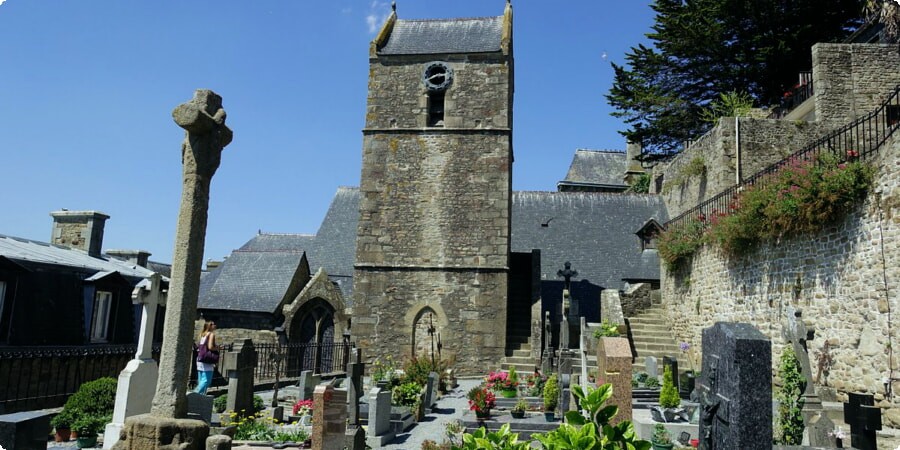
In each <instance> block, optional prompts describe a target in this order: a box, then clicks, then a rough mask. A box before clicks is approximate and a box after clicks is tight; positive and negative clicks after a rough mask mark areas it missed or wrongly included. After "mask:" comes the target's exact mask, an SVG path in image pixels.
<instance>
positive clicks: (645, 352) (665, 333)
mask: <svg viewBox="0 0 900 450" xmlns="http://www.w3.org/2000/svg"><path fill="white" fill-rule="evenodd" d="M629 324H630V326H631V338H632V342H633V343H634V351H635V353H636V355H635V359H634V366H633V372H634V373H638V372H643V371H645V367H644V359H645V358H646V357H648V356H655V357H656V360H657V367H658V368H659V374H660V375H662V367H663V363H662V359H663V356H674V357H676V358H678V360H679V361H678V362H679V365H678V370H679V371H680V372H683V371H684V370H686V369H688V368H689V367H688V366H687V361H682V360H683V359H684V357H683V356H682V354H681V348H679V346H678V343H677V342H675V338H674V337H673V336H672V331H671V330H670V328H669V325H668V324H667V323H666V319H665V313H664V311H663V308H662V306H661V305H658V304H656V305H653V306H651V307H650V308H649V309H646V310H644V311H643V312H641V313H640V314H639V315H637V316H634V317H632V318H630V319H629Z"/></svg>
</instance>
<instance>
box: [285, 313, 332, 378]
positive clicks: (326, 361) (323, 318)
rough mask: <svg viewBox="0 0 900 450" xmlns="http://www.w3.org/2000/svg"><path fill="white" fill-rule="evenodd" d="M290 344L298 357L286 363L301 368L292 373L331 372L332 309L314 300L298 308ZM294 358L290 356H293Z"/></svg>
mask: <svg viewBox="0 0 900 450" xmlns="http://www.w3.org/2000/svg"><path fill="white" fill-rule="evenodd" d="M291 330H292V331H293V332H292V333H291V335H290V341H291V343H295V344H301V345H300V346H297V347H296V349H297V352H298V354H297V355H296V356H295V357H292V358H289V360H294V361H299V362H300V365H301V366H302V367H299V368H295V369H294V370H293V371H289V372H297V375H299V371H300V370H313V372H314V373H328V372H332V371H333V370H334V362H335V361H334V308H333V307H332V306H331V305H330V304H329V303H328V302H326V301H325V300H323V299H321V298H314V299H312V300H310V301H309V302H307V303H306V304H305V305H303V307H301V309H300V311H298V314H295V315H294V317H293V323H292V324H291ZM292 356H293V355H292Z"/></svg>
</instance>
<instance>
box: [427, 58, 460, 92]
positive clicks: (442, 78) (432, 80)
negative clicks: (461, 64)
mask: <svg viewBox="0 0 900 450" xmlns="http://www.w3.org/2000/svg"><path fill="white" fill-rule="evenodd" d="M422 81H423V82H424V83H425V87H426V88H428V90H430V91H443V90H444V89H447V87H448V86H450V82H451V81H453V70H452V69H450V67H449V66H448V65H447V64H446V63H443V62H439V61H438V62H433V63H428V65H427V66H425V72H424V73H423V74H422Z"/></svg>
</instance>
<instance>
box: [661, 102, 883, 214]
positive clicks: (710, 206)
mask: <svg viewBox="0 0 900 450" xmlns="http://www.w3.org/2000/svg"><path fill="white" fill-rule="evenodd" d="M898 124H900V85H898V86H897V87H895V88H894V91H893V92H892V93H891V95H890V96H888V98H887V99H886V100H885V101H884V102H882V103H881V105H880V106H879V107H878V108H877V109H876V110H874V111H872V112H871V113H869V114H866V115H865V116H863V117H861V118H859V119H857V120H854V121H853V122H850V123H849V124H847V125H844V126H842V127H840V128H837V129H835V130H834V131H832V132H830V133H828V134H826V135H825V136H824V137H822V138H820V139H818V140H816V141H814V142H813V143H812V144H809V145H807V146H806V147H804V148H802V149H801V150H799V151H797V152H794V153H792V154H790V155H788V156H787V157H785V158H783V159H781V160H780V161H778V162H776V163H775V164H772V165H770V166H769V167H766V168H765V169H763V170H761V171H759V172H757V173H756V174H755V175H753V176H751V177H749V178H747V179H745V180H743V181H742V182H741V183H739V184H736V185H734V186H732V187H730V188H728V189H725V190H724V191H722V192H720V193H718V194H716V195H714V196H712V197H710V198H709V199H707V200H705V201H703V202H702V203H700V204H698V205H697V206H695V207H693V208H691V209H689V210H687V211H685V212H683V213H681V214H679V215H678V216H677V217H675V218H674V219H672V220H669V221H668V222H666V224H665V228H666V229H668V228H670V227H673V226H674V227H680V226H684V225H686V224H688V223H689V222H690V221H693V220H695V219H698V218H700V219H702V218H706V217H712V216H713V215H716V214H720V213H722V214H728V213H729V210H730V208H731V207H732V205H733V201H734V199H735V197H737V195H738V194H739V193H740V192H741V190H743V189H744V187H745V186H754V185H757V184H760V185H763V184H765V183H767V182H768V181H769V179H770V177H769V176H768V175H771V174H774V173H777V172H778V171H780V170H781V168H782V167H784V166H786V165H789V164H791V163H793V162H796V161H798V160H799V161H813V162H814V161H816V160H817V159H818V156H819V155H820V154H822V153H824V152H830V153H833V154H835V155H837V156H838V157H840V158H846V157H847V154H848V152H853V153H854V155H853V157H854V158H859V159H860V160H865V159H867V158H870V157H872V156H873V155H874V154H875V152H876V151H878V150H879V149H880V148H881V146H882V145H884V143H885V142H887V140H888V138H890V137H891V135H892V134H893V133H894V131H896V130H897V128H898V127H897V125H898Z"/></svg>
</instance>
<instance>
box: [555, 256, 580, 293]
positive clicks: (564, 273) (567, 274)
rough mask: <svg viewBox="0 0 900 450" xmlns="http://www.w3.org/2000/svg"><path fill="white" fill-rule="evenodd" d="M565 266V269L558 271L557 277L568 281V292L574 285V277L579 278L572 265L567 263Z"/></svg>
mask: <svg viewBox="0 0 900 450" xmlns="http://www.w3.org/2000/svg"><path fill="white" fill-rule="evenodd" d="M563 266H565V268H564V269H560V270H557V271H556V276H558V277H563V278H564V279H565V280H566V290H567V291H568V290H569V288H570V287H571V284H572V277H577V276H578V271H577V270H572V263H570V262H569V261H566V262H565V264H563Z"/></svg>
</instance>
